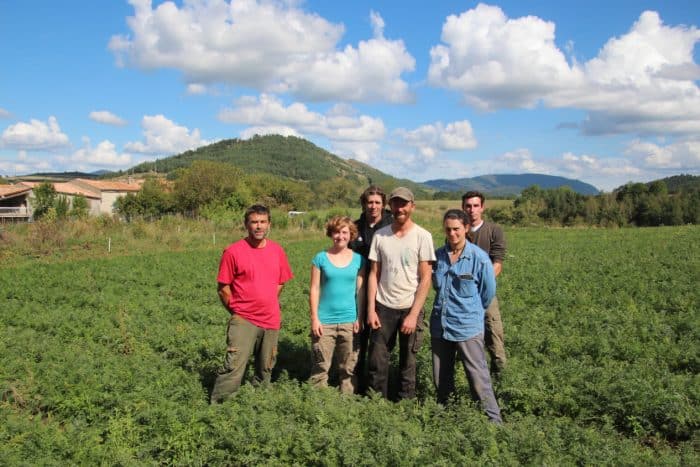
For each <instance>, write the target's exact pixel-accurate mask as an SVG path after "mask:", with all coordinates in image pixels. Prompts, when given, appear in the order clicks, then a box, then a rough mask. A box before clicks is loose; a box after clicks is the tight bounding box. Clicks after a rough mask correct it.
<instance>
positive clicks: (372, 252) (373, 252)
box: [367, 233, 382, 263]
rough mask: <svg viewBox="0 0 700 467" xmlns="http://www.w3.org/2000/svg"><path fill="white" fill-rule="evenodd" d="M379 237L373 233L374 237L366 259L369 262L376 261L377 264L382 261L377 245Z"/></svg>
mask: <svg viewBox="0 0 700 467" xmlns="http://www.w3.org/2000/svg"><path fill="white" fill-rule="evenodd" d="M379 238H380V236H379V235H377V234H376V233H375V235H374V237H372V244H371V245H370V247H369V255H368V256H367V258H369V260H370V261H376V262H377V263H381V262H382V259H381V257H380V255H379V247H378V245H377V243H378V242H379Z"/></svg>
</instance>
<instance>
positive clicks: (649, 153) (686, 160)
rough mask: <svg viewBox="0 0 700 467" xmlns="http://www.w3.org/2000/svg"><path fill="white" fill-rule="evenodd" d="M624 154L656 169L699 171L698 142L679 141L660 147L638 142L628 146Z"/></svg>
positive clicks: (699, 153) (699, 150) (699, 141)
mask: <svg viewBox="0 0 700 467" xmlns="http://www.w3.org/2000/svg"><path fill="white" fill-rule="evenodd" d="M625 154H626V155H627V156H629V157H632V158H634V159H639V160H641V161H642V162H643V164H644V165H645V166H647V167H650V168H656V169H673V170H676V171H678V170H681V171H689V172H697V171H700V140H687V141H679V142H675V143H671V144H668V145H666V146H660V145H657V144H654V143H651V142H645V141H640V140H635V141H632V142H631V143H629V144H628V146H627V149H626V150H625Z"/></svg>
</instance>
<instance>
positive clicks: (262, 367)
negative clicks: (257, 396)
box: [211, 314, 279, 404]
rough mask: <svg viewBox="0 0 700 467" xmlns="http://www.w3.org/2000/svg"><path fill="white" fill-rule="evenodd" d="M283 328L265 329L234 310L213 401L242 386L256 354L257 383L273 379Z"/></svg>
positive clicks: (224, 398)
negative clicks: (248, 367)
mask: <svg viewBox="0 0 700 467" xmlns="http://www.w3.org/2000/svg"><path fill="white" fill-rule="evenodd" d="M278 339H279V329H263V328H261V327H258V326H256V325H254V324H252V323H250V322H249V321H247V320H245V319H243V318H241V317H240V316H238V315H236V314H234V315H231V319H229V321H228V329H227V331H226V359H225V360H224V367H223V368H222V369H221V370H220V371H219V374H218V375H217V377H216V382H215V383H214V389H213V390H212V392H211V403H212V404H215V403H218V402H223V401H224V400H226V399H227V398H228V397H230V396H231V394H233V393H234V392H236V391H237V390H238V388H239V387H240V386H241V381H242V380H243V376H245V372H246V368H247V366H248V360H250V356H251V355H253V354H254V355H255V376H254V379H253V384H260V383H269V382H270V379H271V377H272V369H273V368H274V366H275V362H276V360H277V341H278Z"/></svg>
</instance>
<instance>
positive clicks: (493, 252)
mask: <svg viewBox="0 0 700 467" xmlns="http://www.w3.org/2000/svg"><path fill="white" fill-rule="evenodd" d="M489 257H491V261H493V262H494V263H502V262H503V260H504V259H505V257H506V239H505V236H504V235H503V229H501V227H500V226H498V225H495V224H494V225H493V230H492V232H491V247H490V248H489Z"/></svg>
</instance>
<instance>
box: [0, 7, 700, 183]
mask: <svg viewBox="0 0 700 467" xmlns="http://www.w3.org/2000/svg"><path fill="white" fill-rule="evenodd" d="M699 42H700V1H697V0H677V1H668V0H667V1H645V0H634V1H628V0H606V1H599V0H588V1H579V0H572V1H570V2H561V1H553V0H533V1H525V0H520V1H500V2H492V3H477V2H470V1H448V0H432V1H425V0H420V1H418V0H401V1H399V0H392V1H365V0H353V1H328V0H318V1H316V0H308V1H299V0H297V1H294V0H290V1H283V0H279V1H254V0H230V1H226V0H210V1H205V0H186V1H177V2H172V1H165V2H162V1H149V0H129V1H126V0H109V1H94V0H64V1H60V2H58V1H55V0H36V1H31V2H29V1H25V0H0V61H1V62H0V63H2V65H1V68H0V176H15V175H23V174H28V173H35V172H46V171H59V172H63V171H88V172H91V171H96V170H101V169H106V170H119V169H128V168H129V167H132V166H134V165H136V164H138V163H140V162H143V161H152V160H157V159H162V158H164V157H168V156H171V155H175V154H179V153H181V152H183V151H186V150H189V149H194V148H197V147H200V146H203V145H207V144H211V143H213V142H216V141H219V140H222V139H229V138H242V139H247V138H249V137H251V136H253V135H255V134H261V135H262V134H271V133H277V134H283V135H294V136H299V137H302V138H306V139H308V140H310V141H312V142H313V143H315V144H317V145H318V146H320V147H322V148H324V149H326V150H328V151H330V152H332V153H334V154H336V155H338V156H340V157H343V158H347V159H350V158H352V159H357V160H359V161H362V162H365V163H367V164H369V165H371V166H373V167H375V168H377V169H379V170H381V171H383V172H386V173H388V174H390V175H393V176H395V177H400V178H408V179H410V180H413V181H417V182H422V181H426V180H431V179H438V178H446V179H455V178H461V177H474V176H478V175H485V174H504V173H510V174H513V173H515V174H517V173H543V174H549V175H559V176H564V177H568V178H575V179H579V180H582V181H585V182H587V183H590V184H592V185H594V186H596V187H597V188H599V189H601V190H605V191H610V190H612V189H614V188H616V187H618V186H620V185H622V184H624V183H627V182H630V181H634V182H646V181H650V180H655V179H658V178H663V177H667V176H670V175H675V174H680V173H686V174H694V175H698V174H700V46H698V43H699Z"/></svg>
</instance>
